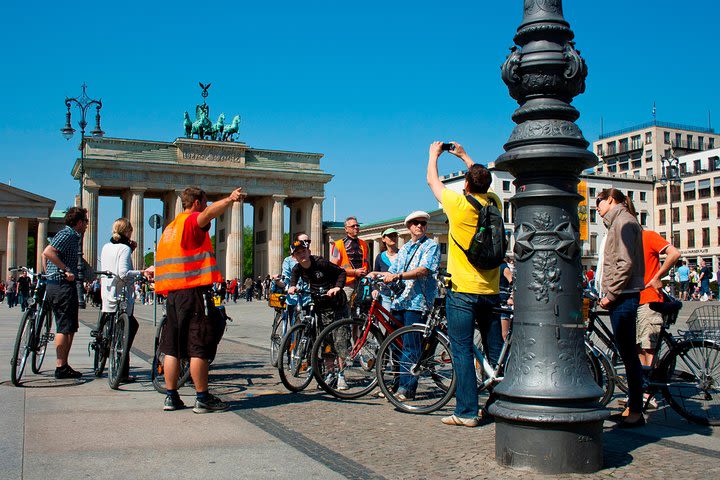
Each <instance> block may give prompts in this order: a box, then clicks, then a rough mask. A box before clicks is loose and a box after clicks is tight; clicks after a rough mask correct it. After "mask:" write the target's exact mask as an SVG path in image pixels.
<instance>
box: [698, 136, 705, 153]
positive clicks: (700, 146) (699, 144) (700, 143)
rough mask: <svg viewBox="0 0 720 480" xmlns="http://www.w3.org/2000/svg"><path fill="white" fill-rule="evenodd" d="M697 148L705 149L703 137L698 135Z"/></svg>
mask: <svg viewBox="0 0 720 480" xmlns="http://www.w3.org/2000/svg"><path fill="white" fill-rule="evenodd" d="M698 149H699V150H705V137H700V136H698Z"/></svg>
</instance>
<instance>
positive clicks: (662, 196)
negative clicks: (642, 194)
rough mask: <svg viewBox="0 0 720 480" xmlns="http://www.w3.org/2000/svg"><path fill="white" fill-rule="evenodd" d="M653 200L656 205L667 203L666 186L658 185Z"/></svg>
mask: <svg viewBox="0 0 720 480" xmlns="http://www.w3.org/2000/svg"><path fill="white" fill-rule="evenodd" d="M655 201H656V203H657V204H658V205H665V204H666V203H667V188H666V187H658V188H657V190H655Z"/></svg>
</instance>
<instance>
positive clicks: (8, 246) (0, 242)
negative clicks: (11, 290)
mask: <svg viewBox="0 0 720 480" xmlns="http://www.w3.org/2000/svg"><path fill="white" fill-rule="evenodd" d="M54 207H55V201H54V200H51V199H49V198H45V197H41V196H40V195H37V194H34V193H31V192H28V191H26V190H22V189H19V188H15V187H12V186H10V185H7V184H4V183H0V272H2V279H3V280H4V279H5V278H6V276H7V275H9V273H8V268H9V267H17V266H27V267H30V268H34V269H35V271H38V270H39V266H40V265H42V260H41V254H42V251H43V250H44V249H45V247H46V246H47V240H48V236H49V235H52V233H54V232H50V231H49V229H50V215H51V213H52V211H53V208H54ZM30 237H32V238H34V239H35V255H34V258H33V259H29V258H28V250H27V248H28V238H30Z"/></svg>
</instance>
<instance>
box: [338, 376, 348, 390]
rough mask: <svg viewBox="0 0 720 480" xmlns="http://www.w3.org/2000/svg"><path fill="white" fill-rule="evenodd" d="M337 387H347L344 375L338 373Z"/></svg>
mask: <svg viewBox="0 0 720 480" xmlns="http://www.w3.org/2000/svg"><path fill="white" fill-rule="evenodd" d="M337 389H338V390H347V389H348V384H347V382H346V381H345V377H344V376H342V375H338V378H337Z"/></svg>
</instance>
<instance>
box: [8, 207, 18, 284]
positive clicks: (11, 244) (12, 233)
mask: <svg viewBox="0 0 720 480" xmlns="http://www.w3.org/2000/svg"><path fill="white" fill-rule="evenodd" d="M18 219H19V217H8V228H7V266H8V268H10V267H17V266H19V265H18V263H17V258H16V257H17V221H18ZM13 275H15V276H17V274H16V273H13Z"/></svg>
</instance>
